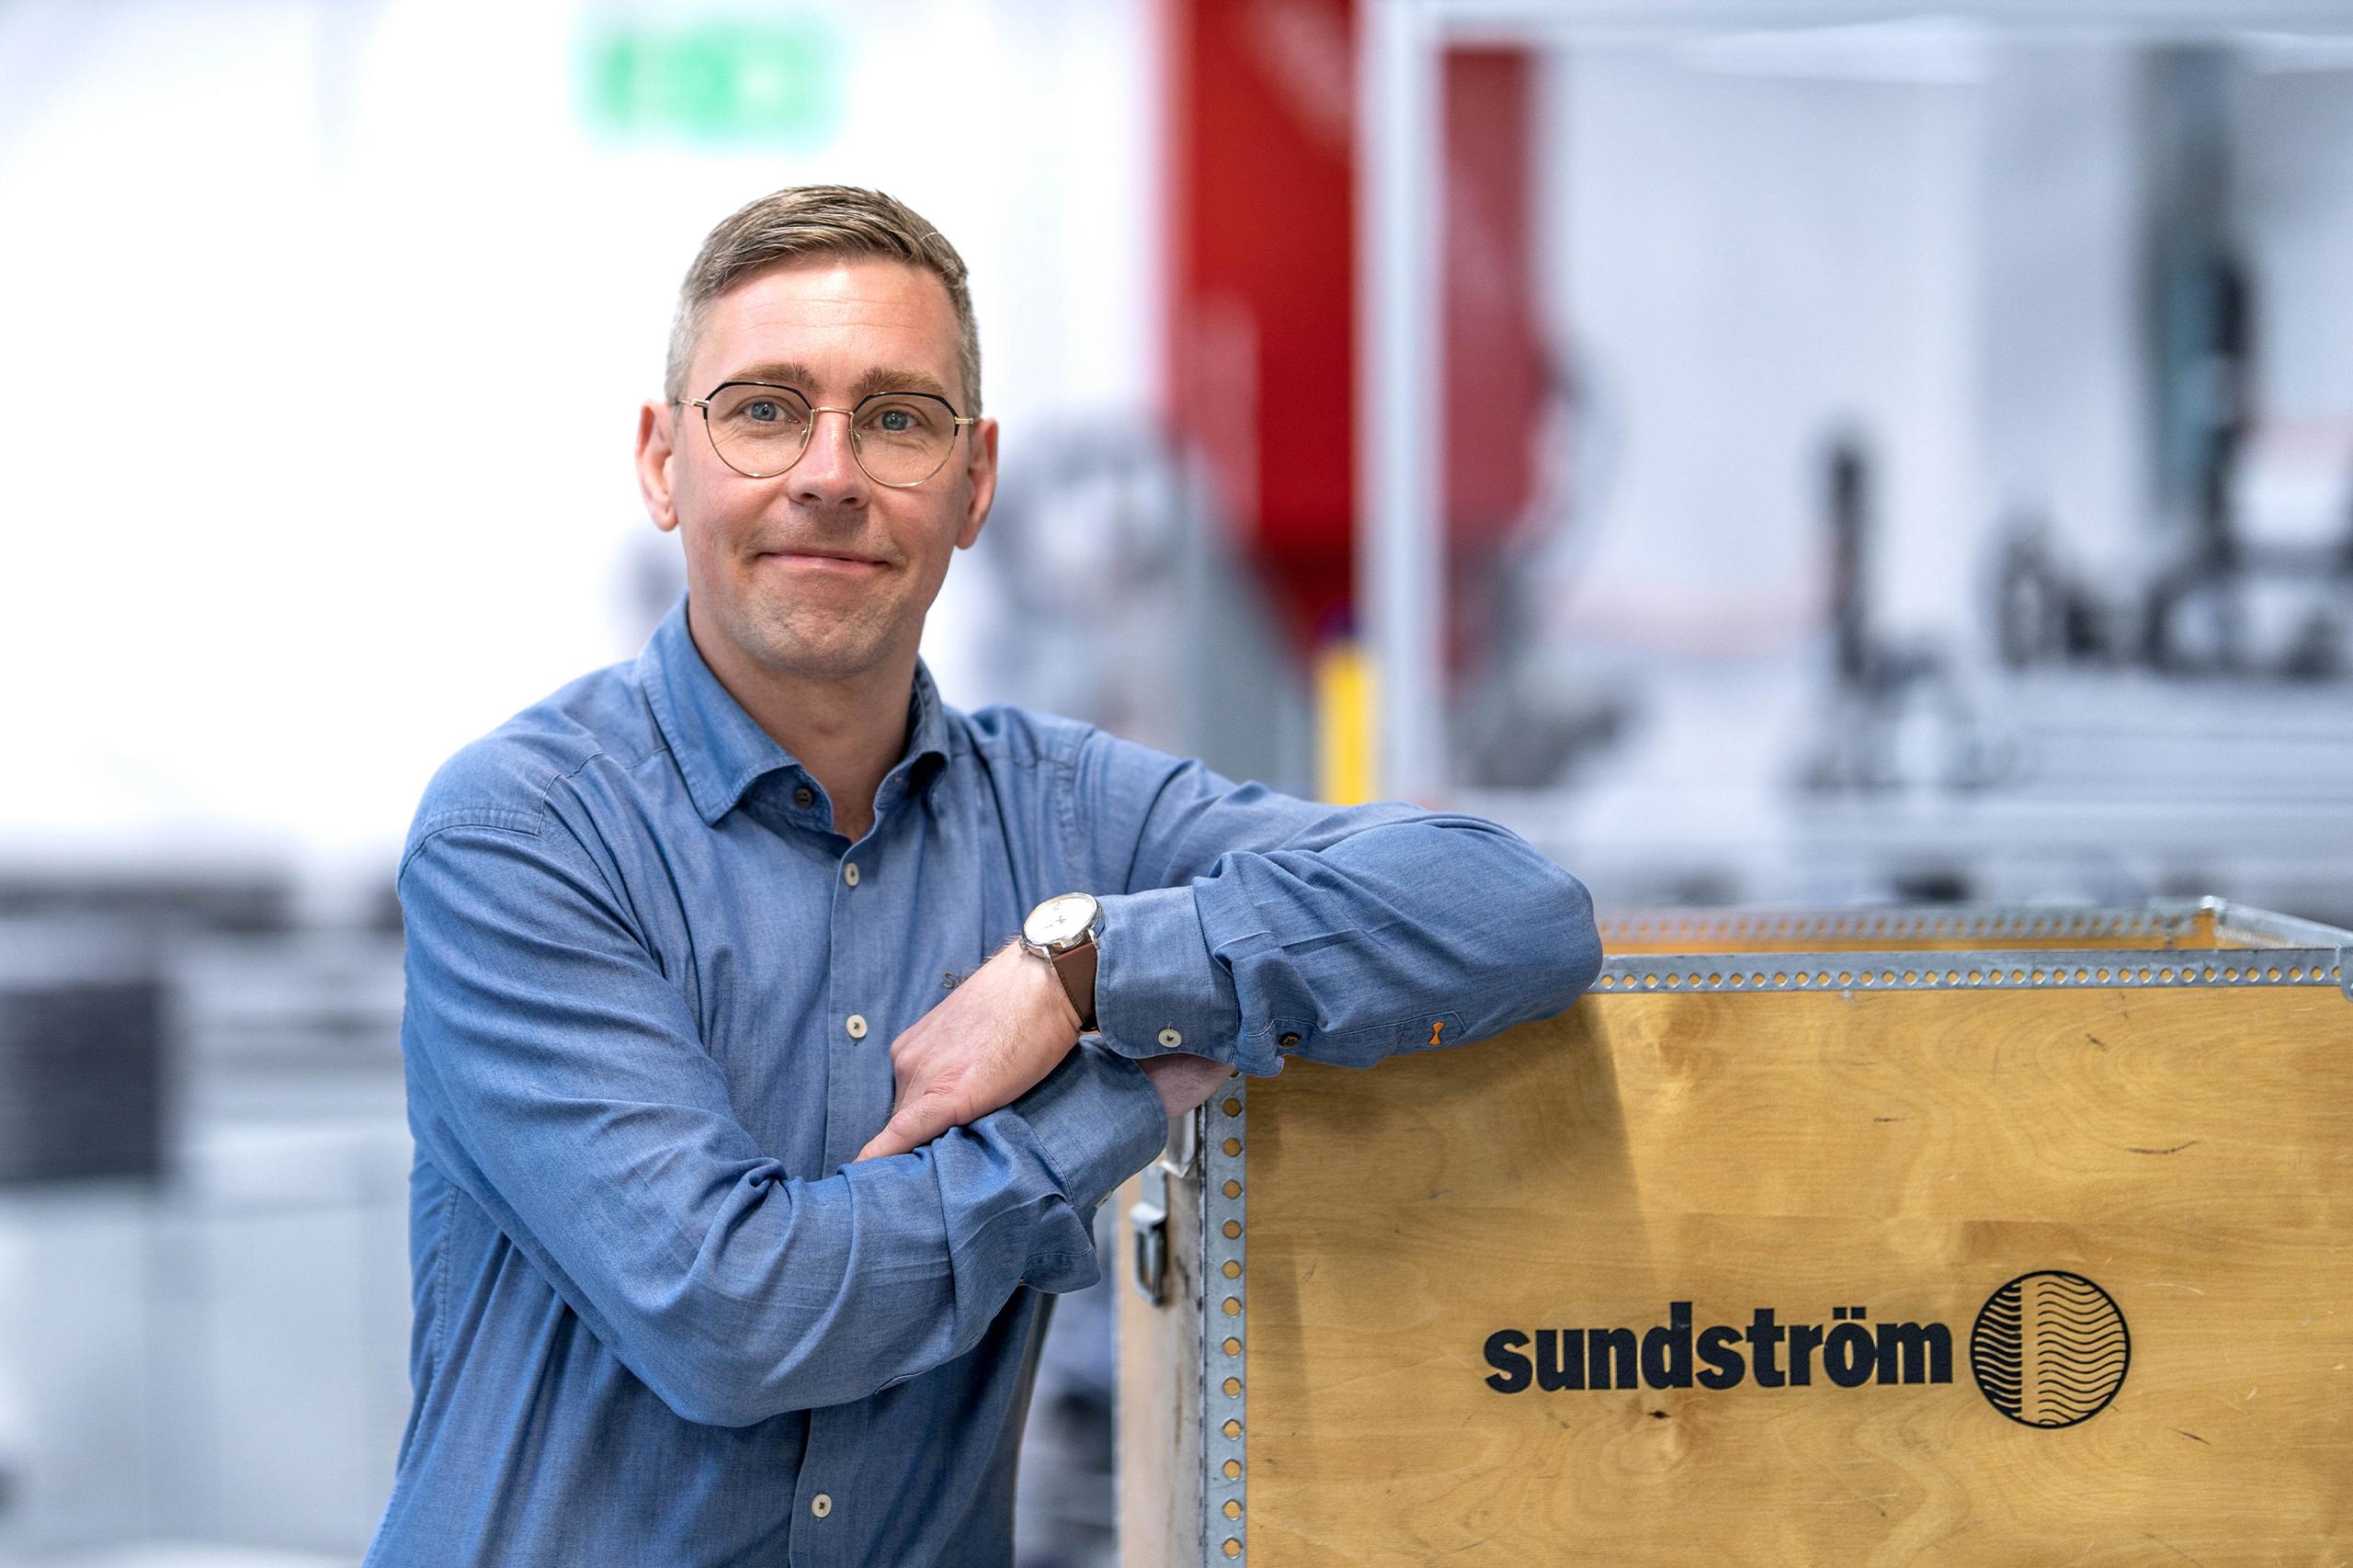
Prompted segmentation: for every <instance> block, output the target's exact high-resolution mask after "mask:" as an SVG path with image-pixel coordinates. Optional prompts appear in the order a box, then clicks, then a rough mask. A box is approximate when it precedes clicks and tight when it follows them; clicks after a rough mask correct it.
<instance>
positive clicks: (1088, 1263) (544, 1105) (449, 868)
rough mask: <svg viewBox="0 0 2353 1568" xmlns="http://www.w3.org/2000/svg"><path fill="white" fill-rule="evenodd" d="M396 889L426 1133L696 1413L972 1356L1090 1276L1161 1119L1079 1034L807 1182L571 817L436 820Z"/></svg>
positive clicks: (660, 1389)
mask: <svg viewBox="0 0 2353 1568" xmlns="http://www.w3.org/2000/svg"><path fill="white" fill-rule="evenodd" d="M399 885H400V892H401V898H402V903H403V909H404V915H405V918H406V926H407V1007H406V1014H405V1017H404V1025H403V1051H404V1055H405V1057H406V1060H407V1063H408V1070H409V1074H410V1082H411V1121H412V1125H413V1127H414V1129H415V1133H416V1136H417V1139H418V1142H419V1143H420V1145H421V1146H422V1148H423V1149H424V1151H425V1152H426V1154H427V1156H428V1157H429V1158H431V1159H432V1160H433V1161H434V1162H435V1163H436V1164H437V1165H439V1166H440V1167H441V1168H442V1169H443V1171H444V1172H445V1173H446V1174H447V1175H448V1176H449V1178H450V1179H451V1180H452V1181H453V1182H455V1183H456V1184H457V1185H458V1186H459V1187H461V1188H462V1189H464V1190H465V1191H466V1192H468V1193H470V1194H471V1195H472V1197H473V1198H474V1199H477V1200H478V1201H479V1202H480V1203H481V1204H482V1205H483V1208H484V1209H485V1210H487V1211H488V1212H489V1213H490V1215H491V1216H492V1217H493V1219H494V1221H496V1223H497V1224H498V1225H499V1227H500V1228H501V1229H502V1230H503V1231H504V1232H506V1234H507V1235H508V1236H509V1237H511V1238H512V1240H513V1241H514V1243H515V1244H516V1246H517V1248H518V1249H519V1250H520V1251H521V1252H522V1253H524V1254H525V1255H526V1256H528V1257H529V1259H530V1261H531V1262H532V1263H533V1264H534V1265H535V1266H536V1267H539V1268H540V1270H541V1271H542V1272H543V1273H544V1274H545V1275H546V1277H547V1278H548V1279H549V1280H550V1281H551V1283H552V1284H553V1285H554V1287H555V1289H556V1290H557V1291H558V1292H559V1293H560V1294H561V1295H562V1296H563V1300H564V1301H566V1302H567V1303H568V1304H569V1305H570V1306H571V1307H572V1308H573V1309H574V1311H575V1312H578V1313H579V1315H580V1317H581V1319H582V1321H583V1322H584V1323H585V1324H587V1326H588V1327H589V1329H590V1330H591V1332H593V1333H594V1334H596V1335H597V1337H598V1338H599V1339H600V1340H601V1341H602V1342H603V1343H604V1344H605V1345H606V1346H608V1348H609V1349H610V1350H611V1351H612V1352H613V1353H614V1355H615V1356H616V1357H618V1358H620V1361H621V1362H622V1363H623V1364H624V1365H626V1366H627V1367H629V1369H631V1371H633V1372H634V1373H636V1374H637V1376H638V1377H639V1378H641V1379H642V1381H644V1382H645V1383H646V1384H648V1385H649V1386H650V1387H651V1388H652V1389H653V1390H654V1392H656V1393H657V1394H659V1395H660V1396H661V1397H662V1399H663V1400H664V1401H665V1403H667V1404H669V1405H670V1407H671V1408H672V1409H673V1410H675V1411H676V1413H677V1414H678V1415H682V1416H684V1417H686V1418H688V1419H689V1420H694V1421H700V1422H708V1423H714V1424H719V1425H725V1426H742V1425H746V1424H749V1423H751V1422H753V1421H757V1420H761V1419H764V1418H766V1417H767V1416H769V1415H776V1414H779V1413H781V1412H783V1411H787V1410H794V1409H805V1408H810V1407H813V1406H818V1405H824V1404H831V1403H839V1402H842V1401H847V1400H851V1399H857V1398H859V1397H862V1396H864V1395H866V1394H870V1393H872V1392H875V1391H877V1390H878V1389H881V1388H883V1387H887V1386H889V1385H891V1384H892V1383H894V1382H898V1381H904V1380H905V1379H906V1378H909V1377H912V1376H915V1374H917V1373H920V1372H923V1371H926V1370H928V1369H931V1368H933V1367H936V1366H938V1365H939V1364H941V1363H942V1362H945V1361H947V1360H949V1359H950V1358H954V1357H957V1356H960V1355H961V1354H963V1353H964V1352H965V1351H966V1350H968V1349H969V1348H971V1347H972V1345H973V1344H974V1343H975V1342H976V1341H977V1340H978V1339H979V1338H980V1336H981V1335H982V1334H983V1331H984V1330H985V1329H986V1327H987V1325H988V1324H989V1322H990V1320H991V1319H992V1318H993V1317H994V1316H995V1314H996V1312H998V1310H999V1309H1000V1308H1001V1307H1002V1306H1003V1305H1004V1304H1005V1302H1006V1300H1007V1298H1008V1297H1009V1296H1010V1295H1011V1294H1012V1293H1013V1291H1014V1290H1016V1289H1017V1288H1018V1287H1019V1286H1022V1285H1025V1284H1027V1285H1030V1286H1034V1287H1036V1288H1038V1289H1040V1290H1074V1289H1077V1288H1080V1287H1083V1286H1086V1285H1088V1284H1091V1283H1093V1282H1094V1280H1095V1279H1096V1278H1097V1272H1098V1271H1097V1262H1096V1256H1095V1249H1094V1246H1093V1244H1092V1242H1091V1240H1090V1237H1089V1234H1088V1230H1087V1226H1086V1222H1085V1218H1084V1217H1085V1215H1086V1213H1087V1212H1088V1211H1090V1210H1092V1209H1093V1208H1094V1207H1095V1205H1097V1203H1099V1202H1100V1201H1101V1200H1102V1199H1104V1198H1105V1197H1106V1196H1108V1194H1109V1193H1110V1191H1111V1190H1112V1189H1113V1188H1114V1187H1116V1186H1117V1185H1118V1184H1119V1182H1120V1181H1121V1180H1123V1179H1124V1178H1125V1177H1126V1176H1129V1175H1130V1174H1131V1173H1132V1172H1133V1171H1135V1170H1137V1169H1138V1168H1140V1167H1141V1166H1142V1165H1143V1164H1144V1163H1145V1162H1146V1161H1148V1160H1149V1159H1150V1158H1151V1157H1152V1155H1153V1153H1154V1151H1155V1150H1156V1149H1158V1147H1159V1146H1160V1143H1161V1141H1162V1139H1163V1137H1164V1136H1165V1131H1166V1121H1165V1115H1164V1112H1163V1109H1162V1107H1161V1103H1160V1099H1159V1096H1158V1095H1157V1094H1156V1093H1155V1092H1154V1089H1153V1087H1152V1085H1151V1084H1150V1082H1149V1080H1148V1079H1147V1078H1146V1077H1145V1076H1144V1074H1142V1072H1140V1071H1139V1070H1138V1069H1137V1067H1136V1066H1135V1065H1134V1063H1133V1062H1127V1061H1122V1060H1120V1059H1119V1058H1118V1057H1116V1056H1115V1055H1113V1054H1112V1053H1110V1052H1108V1051H1102V1050H1099V1049H1083V1050H1080V1051H1074V1052H1072V1053H1071V1054H1070V1055H1069V1056H1068V1057H1067V1058H1066V1059H1065V1060H1064V1061H1063V1062H1062V1064H1061V1065H1060V1066H1059V1067H1057V1068H1056V1070H1055V1071H1054V1072H1053V1073H1052V1074H1051V1075H1050V1076H1048V1077H1047V1078H1046V1079H1045V1081H1044V1082H1042V1083H1040V1085H1038V1086H1037V1087H1036V1088H1034V1089H1032V1090H1030V1091H1029V1093H1028V1094H1027V1095H1025V1096H1022V1097H1021V1098H1020V1099H1018V1100H1017V1101H1016V1102H1014V1104H1013V1105H1011V1106H1009V1107H1007V1108H1005V1109H1003V1110H1000V1111H997V1112H995V1114H993V1115H990V1116H988V1117H984V1118H983V1119H980V1120H978V1121H976V1122H974V1123H973V1124H972V1125H971V1126H969V1127H964V1128H959V1129H956V1130H954V1131H950V1132H949V1133H947V1134H945V1135H944V1136H942V1137H940V1138H938V1139H936V1140H934V1141H933V1142H930V1143H928V1144H926V1146H925V1147H923V1148H921V1149H918V1150H916V1151H915V1152H914V1153H908V1154H904V1155H900V1156H897V1157H895V1158H892V1159H884V1160H873V1161H868V1162H865V1163H862V1164H858V1165H848V1166H846V1167H844V1168H842V1169H841V1170H839V1171H838V1172H835V1173H834V1174H832V1175H830V1176H823V1177H818V1178H802V1179H795V1178H793V1177H791V1176H788V1174H787V1173H786V1171H785V1169H784V1168H783V1167H782V1166H781V1165H779V1162H778V1161H777V1160H776V1159H774V1158H772V1157H770V1155H769V1154H767V1153H765V1152H764V1151H763V1150H762V1149H761V1148H760V1147H759V1146H758V1144H757V1143H756V1141H755V1140H754V1138H753V1137H752V1135H751V1134H750V1133H749V1132H748V1131H746V1130H745V1127H744V1126H743V1125H742V1123H741V1122H740V1121H739V1120H738V1119H737V1117H736V1115H735V1113H734V1110H733V1108H732V1107H731V1105H730V1103H729V1100H728V1096H727V1090H726V1084H725V1081H724V1078H723V1076H722V1070H721V1068H720V1066H719V1064H718V1062H716V1061H715V1060H714V1058H713V1057H712V1056H711V1055H710V1052H709V1051H706V1050H705V1049H704V1047H703V1045H702V1043H701V1040H700V1039H699V1033H698V1029H697V1026H696V1021H695V1018H694V1017H693V1015H692V1012H691V1010H690V1008H689V1007H688V1003H687V1000H686V998H685V996H684V995H683V994H682V993H681V992H680V990H679V989H678V987H677V986H676V984H675V983H672V981H671V980H670V979H669V978H668V977H666V976H665V973H664V972H663V971H662V968H661V965H660V964H659V962H658V961H657V960H656V959H655V958H654V955H653V954H652V953H651V952H650V951H649V950H648V949H647V947H646V945H645V944H644V943H643V942H642V940H641V939H640V937H638V935H637V934H636V933H635V931H634V930H633V929H632V926H631V921H630V919H629V917H628V914H627V910H626V908H625V906H624V905H623V904H622V903H620V901H619V900H617V899H616V898H615V897H613V896H612V894H611V892H610V890H609V889H608V887H607V885H606V884H605V882H604V881H603V879H602V878H601V877H600V876H599V874H598V872H597V869H596V867H595V864H594V862H593V861H592V860H591V859H590V858H588V857H587V856H586V854H585V852H584V851H583V850H582V849H581V847H580V846H579V845H578V844H577V843H575V842H573V841H572V840H571V839H570V837H569V835H568V834H567V833H566V831H565V830H564V829H563V826H562V825H561V824H557V823H552V822H550V821H548V820H547V819H545V818H540V819H536V820H535V819H532V818H529V817H528V816H525V815H520V814H509V815H508V816H506V817H504V818H502V819H501V820H500V821H499V822H497V823H495V824H483V823H473V824H451V825H444V826H440V827H438V828H435V829H434V830H433V831H430V832H429V833H426V834H423V835H420V836H419V837H418V839H417V840H416V841H415V844H414V846H413V847H412V849H411V850H410V852H409V854H408V855H407V857H406V858H405V859H404V863H403V867H402V871H401V876H400V884H399ZM810 1092H811V1093H813V1094H814V1093H822V1092H823V1085H812V1086H811V1089H810Z"/></svg>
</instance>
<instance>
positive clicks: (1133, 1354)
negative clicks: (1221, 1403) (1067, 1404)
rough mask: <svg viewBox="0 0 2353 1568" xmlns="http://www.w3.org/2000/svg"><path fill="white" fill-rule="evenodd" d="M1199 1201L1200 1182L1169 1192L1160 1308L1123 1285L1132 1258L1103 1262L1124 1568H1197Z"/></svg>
mask: <svg viewBox="0 0 2353 1568" xmlns="http://www.w3.org/2000/svg"><path fill="white" fill-rule="evenodd" d="M1141 1194H1142V1180H1141V1178H1134V1177H1131V1178H1130V1180H1129V1181H1128V1183H1127V1184H1126V1185H1125V1186H1123V1187H1120V1190H1119V1192H1118V1194H1117V1195H1116V1196H1115V1198H1114V1199H1113V1201H1114V1202H1115V1203H1116V1204H1117V1205H1118V1208H1117V1210H1116V1211H1117V1213H1118V1214H1119V1216H1120V1232H1119V1233H1120V1244H1121V1246H1122V1247H1125V1246H1127V1245H1128V1244H1130V1243H1129V1237H1128V1210H1130V1208H1131V1207H1132V1206H1133V1205H1134V1203H1135V1201H1136V1199H1137V1198H1138V1197H1139V1196H1141ZM1200 1233H1201V1200H1200V1182H1199V1177H1198V1176H1196V1177H1195V1179H1194V1180H1192V1181H1190V1182H1185V1181H1177V1180H1173V1179H1172V1180H1171V1181H1170V1182H1169V1183H1168V1275H1167V1283H1166V1290H1165V1294H1164V1296H1163V1301H1164V1302H1165V1305H1162V1306H1158V1307H1154V1306H1152V1305H1150V1304H1148V1303H1147V1302H1146V1301H1144V1299H1143V1297H1142V1295H1141V1294H1140V1293H1138V1292H1137V1290H1135V1289H1134V1287H1133V1286H1131V1284H1130V1283H1129V1282H1128V1281H1129V1260H1128V1255H1127V1254H1126V1253H1125V1252H1124V1251H1122V1252H1121V1253H1120V1255H1119V1256H1116V1257H1110V1258H1106V1259H1105V1260H1104V1267H1106V1269H1108V1270H1112V1271H1115V1272H1116V1276H1117V1285H1116V1289H1117V1290H1119V1293H1120V1307H1119V1318H1118V1325H1119V1341H1120V1350H1119V1354H1120V1398H1119V1401H1118V1404H1119V1410H1118V1418H1117V1424H1116V1426H1115V1427H1114V1430H1113V1442H1114V1444H1115V1453H1116V1456H1117V1473H1118V1486H1119V1524H1120V1562H1121V1564H1122V1568H1176V1565H1178V1564H1183V1565H1184V1568H1198V1564H1199V1562H1200V1560H1201V1545H1200V1538H1201V1469H1200V1467H1201V1418H1200V1412H1201V1397H1200V1380H1201V1339H1200V1323H1201V1317H1200V1298H1201V1280H1200Z"/></svg>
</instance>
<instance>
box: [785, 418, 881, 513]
mask: <svg viewBox="0 0 2353 1568" xmlns="http://www.w3.org/2000/svg"><path fill="white" fill-rule="evenodd" d="M829 414H838V415H841V416H842V422H841V423H840V424H838V425H836V424H835V423H834V422H833V421H832V420H831V419H828V418H827V417H825V416H826V415H829ZM849 415H850V411H849V410H848V409H847V408H814V409H812V410H810V412H809V445H808V446H807V447H806V448H804V449H802V450H801V460H800V461H799V462H797V463H794V464H793V465H792V467H791V468H790V470H789V471H787V472H786V474H785V480H786V483H789V484H790V486H791V487H792V498H793V499H794V500H796V501H803V502H806V503H808V504H809V505H811V506H858V505H861V504H863V503H864V501H865V500H866V483H867V482H866V471H865V470H864V469H861V468H859V467H858V454H857V453H856V452H855V451H853V450H852V449H851V448H850V430H849Z"/></svg>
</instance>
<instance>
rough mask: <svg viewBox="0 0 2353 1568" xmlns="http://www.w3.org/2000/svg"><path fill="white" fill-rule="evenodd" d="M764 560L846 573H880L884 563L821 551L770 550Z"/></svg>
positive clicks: (859, 556) (860, 556) (856, 556)
mask: <svg viewBox="0 0 2353 1568" xmlns="http://www.w3.org/2000/svg"><path fill="white" fill-rule="evenodd" d="M762 556H763V558H764V559H770V558H772V559H775V560H779V561H789V562H792V563H793V564H794V565H796V566H813V567H818V568H821V569H822V568H827V567H831V568H834V569H835V570H838V571H845V572H864V571H880V570H881V567H882V562H880V561H875V560H872V559H870V558H869V557H867V556H863V555H827V554H825V553H824V552H823V551H801V550H770V551H763V552H762Z"/></svg>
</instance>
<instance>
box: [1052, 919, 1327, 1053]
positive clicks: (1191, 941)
mask: <svg viewBox="0 0 2353 1568" xmlns="http://www.w3.org/2000/svg"><path fill="white" fill-rule="evenodd" d="M1101 903H1102V905H1103V934H1102V936H1101V937H1098V938H1097V948H1096V960H1095V1021H1096V1024H1097V1027H1098V1028H1101V1030H1102V1031H1103V1039H1104V1041H1105V1042H1106V1043H1107V1044H1108V1045H1109V1046H1110V1047H1111V1049H1112V1050H1114V1051H1118V1052H1119V1053H1120V1055H1122V1056H1133V1057H1145V1056H1166V1055H1168V1054H1170V1053H1171V1052H1175V1051H1182V1052H1185V1053H1186V1054H1188V1055H1191V1056H1206V1057H1209V1058H1210V1059H1211V1061H1215V1062H1224V1063H1225V1064H1226V1065H1228V1066H1229V1067H1239V1068H1240V1069H1241V1070H1242V1071H1243V1072H1245V1073H1248V1074H1254V1075H1256V1076H1258V1077H1266V1076H1268V1075H1270V1074H1276V1073H1279V1072H1281V1071H1282V1062H1281V1059H1280V1058H1279V1056H1278V1055H1277V1054H1276V1051H1275V1049H1274V1047H1273V1045H1272V1044H1271V1043H1270V1042H1268V1041H1267V1040H1247V1039H1245V1037H1244V1034H1243V1028H1242V1004H1241V1002H1240V1000H1239V999H1238V998H1237V997H1236V996H1235V994H1234V990H1233V974H1232V973H1231V972H1230V971H1228V970H1227V969H1226V967H1225V966H1224V965H1223V964H1222V963H1220V962H1218V961H1217V960H1216V959H1215V958H1213V957H1211V953H1210V949H1209V941H1208V938H1207V937H1204V936H1203V935H1202V932H1201V920H1200V913H1199V904H1198V903H1197V902H1196V897H1195V890H1194V889H1193V888H1191V887H1175V888H1154V889H1152V890H1151V891H1149V892H1132V893H1115V894H1113V895H1112V896H1110V897H1108V898H1106V899H1103V900H1101Z"/></svg>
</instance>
